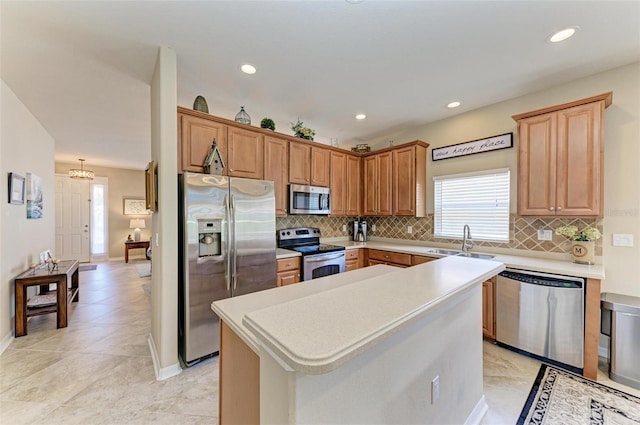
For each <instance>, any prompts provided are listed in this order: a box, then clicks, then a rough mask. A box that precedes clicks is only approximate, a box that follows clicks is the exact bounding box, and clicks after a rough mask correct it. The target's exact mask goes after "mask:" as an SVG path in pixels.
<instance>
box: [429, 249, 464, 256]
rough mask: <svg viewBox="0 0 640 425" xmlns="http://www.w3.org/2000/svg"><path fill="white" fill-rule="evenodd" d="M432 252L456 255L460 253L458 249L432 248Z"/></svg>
mask: <svg viewBox="0 0 640 425" xmlns="http://www.w3.org/2000/svg"><path fill="white" fill-rule="evenodd" d="M433 253H434V254H441V255H458V254H462V253H461V252H460V251H451V250H449V249H434V250H433Z"/></svg>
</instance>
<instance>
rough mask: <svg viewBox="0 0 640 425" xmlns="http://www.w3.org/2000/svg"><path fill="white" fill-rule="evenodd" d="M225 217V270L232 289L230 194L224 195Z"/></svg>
mask: <svg viewBox="0 0 640 425" xmlns="http://www.w3.org/2000/svg"><path fill="white" fill-rule="evenodd" d="M224 218H225V220H226V221H227V225H226V226H225V231H226V233H227V234H226V238H225V239H226V241H227V252H225V254H226V257H227V259H226V264H225V270H224V272H225V273H224V277H225V280H226V281H227V291H230V290H231V241H230V240H229V235H230V234H231V232H230V230H229V227H230V226H231V223H230V219H231V212H230V210H229V196H228V195H225V196H224Z"/></svg>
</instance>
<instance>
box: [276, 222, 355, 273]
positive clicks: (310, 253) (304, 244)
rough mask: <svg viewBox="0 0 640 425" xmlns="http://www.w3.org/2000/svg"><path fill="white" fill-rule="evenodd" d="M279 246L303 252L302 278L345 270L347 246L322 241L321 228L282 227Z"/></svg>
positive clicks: (279, 231)
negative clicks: (322, 242)
mask: <svg viewBox="0 0 640 425" xmlns="http://www.w3.org/2000/svg"><path fill="white" fill-rule="evenodd" d="M277 233H278V248H284V249H290V250H293V251H298V252H299V253H301V254H302V263H301V264H302V270H301V272H302V276H303V278H302V280H310V279H315V278H317V277H323V276H329V275H332V274H336V273H342V272H344V271H345V252H344V251H345V248H344V247H343V246H337V245H328V244H321V243H320V229H318V228H315V227H294V228H290V229H281V230H278V231H277Z"/></svg>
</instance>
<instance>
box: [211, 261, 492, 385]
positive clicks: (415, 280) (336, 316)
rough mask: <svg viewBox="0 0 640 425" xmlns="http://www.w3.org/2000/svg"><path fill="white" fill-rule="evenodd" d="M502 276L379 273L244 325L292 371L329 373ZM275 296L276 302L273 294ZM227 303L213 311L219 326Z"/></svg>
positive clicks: (432, 266)
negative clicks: (459, 295) (489, 280)
mask: <svg viewBox="0 0 640 425" xmlns="http://www.w3.org/2000/svg"><path fill="white" fill-rule="evenodd" d="M375 267H376V268H378V267H379V266H375ZM370 269H373V268H372V267H367V268H365V269H361V270H363V271H365V270H370ZM378 270H380V269H378ZM502 270H504V264H502V263H500V262H496V261H490V260H478V259H472V258H463V257H455V256H451V257H446V258H444V259H442V260H440V261H432V262H429V263H426V264H421V265H418V266H414V267H410V268H407V269H394V271H393V272H392V273H390V274H386V275H380V273H379V272H377V271H376V273H375V276H374V277H371V278H368V279H364V280H359V281H356V282H353V283H351V284H349V285H341V286H337V287H334V288H333V289H327V290H323V291H316V293H315V294H313V295H309V296H305V297H292V299H291V301H287V302H281V303H276V304H275V305H273V306H271V307H268V308H265V309H262V310H256V311H250V310H245V311H246V314H245V315H244V319H243V321H242V323H243V324H244V326H245V327H246V328H247V329H248V330H249V331H251V332H253V333H254V334H255V336H256V337H257V339H258V340H259V341H260V343H261V344H263V345H265V346H266V347H267V348H268V350H270V351H271V352H273V353H274V354H275V356H277V357H278V358H279V359H280V360H281V361H282V362H284V363H286V364H287V365H288V366H289V367H290V368H291V369H292V370H295V371H299V372H302V373H306V374H322V373H327V372H329V371H331V370H334V369H336V368H338V367H339V366H340V365H342V364H344V363H345V362H347V361H348V360H350V359H351V358H353V357H355V356H356V355H358V354H359V353H361V352H363V351H365V350H367V349H368V348H369V347H370V346H372V345H374V344H377V343H379V342H381V341H382V340H384V339H386V338H387V337H389V336H390V335H391V334H393V333H394V332H396V331H397V330H399V329H401V328H402V327H404V326H406V325H408V324H409V323H411V322H413V321H415V320H417V319H418V318H420V317H423V316H424V315H426V314H428V313H429V312H431V311H433V309H435V308H436V307H437V306H439V305H441V304H442V303H445V302H446V301H448V300H449V299H451V298H452V297H455V296H456V295H457V294H459V293H461V292H463V291H465V289H467V288H470V287H471V286H473V285H474V284H479V283H480V282H483V281H484V280H486V279H488V278H490V277H492V276H495V275H496V274H498V273H499V272H500V271H502ZM356 271H358V270H356ZM349 273H355V271H354V272H349ZM349 273H344V274H338V275H333V276H329V277H327V279H328V281H331V280H333V279H338V278H340V277H341V276H348V275H349ZM354 276H355V275H354ZM315 282H316V281H310V283H309V284H308V286H313V285H314V283H315ZM294 286H297V285H294ZM302 286H304V285H302ZM282 289H283V288H280V289H278V290H280V291H282ZM264 292H269V291H264ZM273 292H274V296H275V292H277V290H276V291H273ZM256 295H257V294H256ZM242 298H244V297H239V298H238V300H237V301H238V302H241V299H242ZM232 300H233V298H232V299H230V300H229V301H232ZM225 301H227V300H225ZM225 301H219V302H215V303H213V304H212V308H213V309H214V311H215V312H216V313H219V314H221V313H222V314H221V317H223V320H224V312H225V310H226V309H227V308H226V305H224V304H223V303H224V302H225ZM236 317H237V316H236Z"/></svg>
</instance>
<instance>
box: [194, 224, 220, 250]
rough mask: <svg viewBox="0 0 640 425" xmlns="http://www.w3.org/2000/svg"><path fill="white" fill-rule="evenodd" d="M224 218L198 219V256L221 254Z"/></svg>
mask: <svg viewBox="0 0 640 425" xmlns="http://www.w3.org/2000/svg"><path fill="white" fill-rule="evenodd" d="M221 232H222V220H216V219H209V220H198V241H199V243H198V257H211V256H214V255H221V253H222V250H221V245H222V244H221V243H220V241H221Z"/></svg>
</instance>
